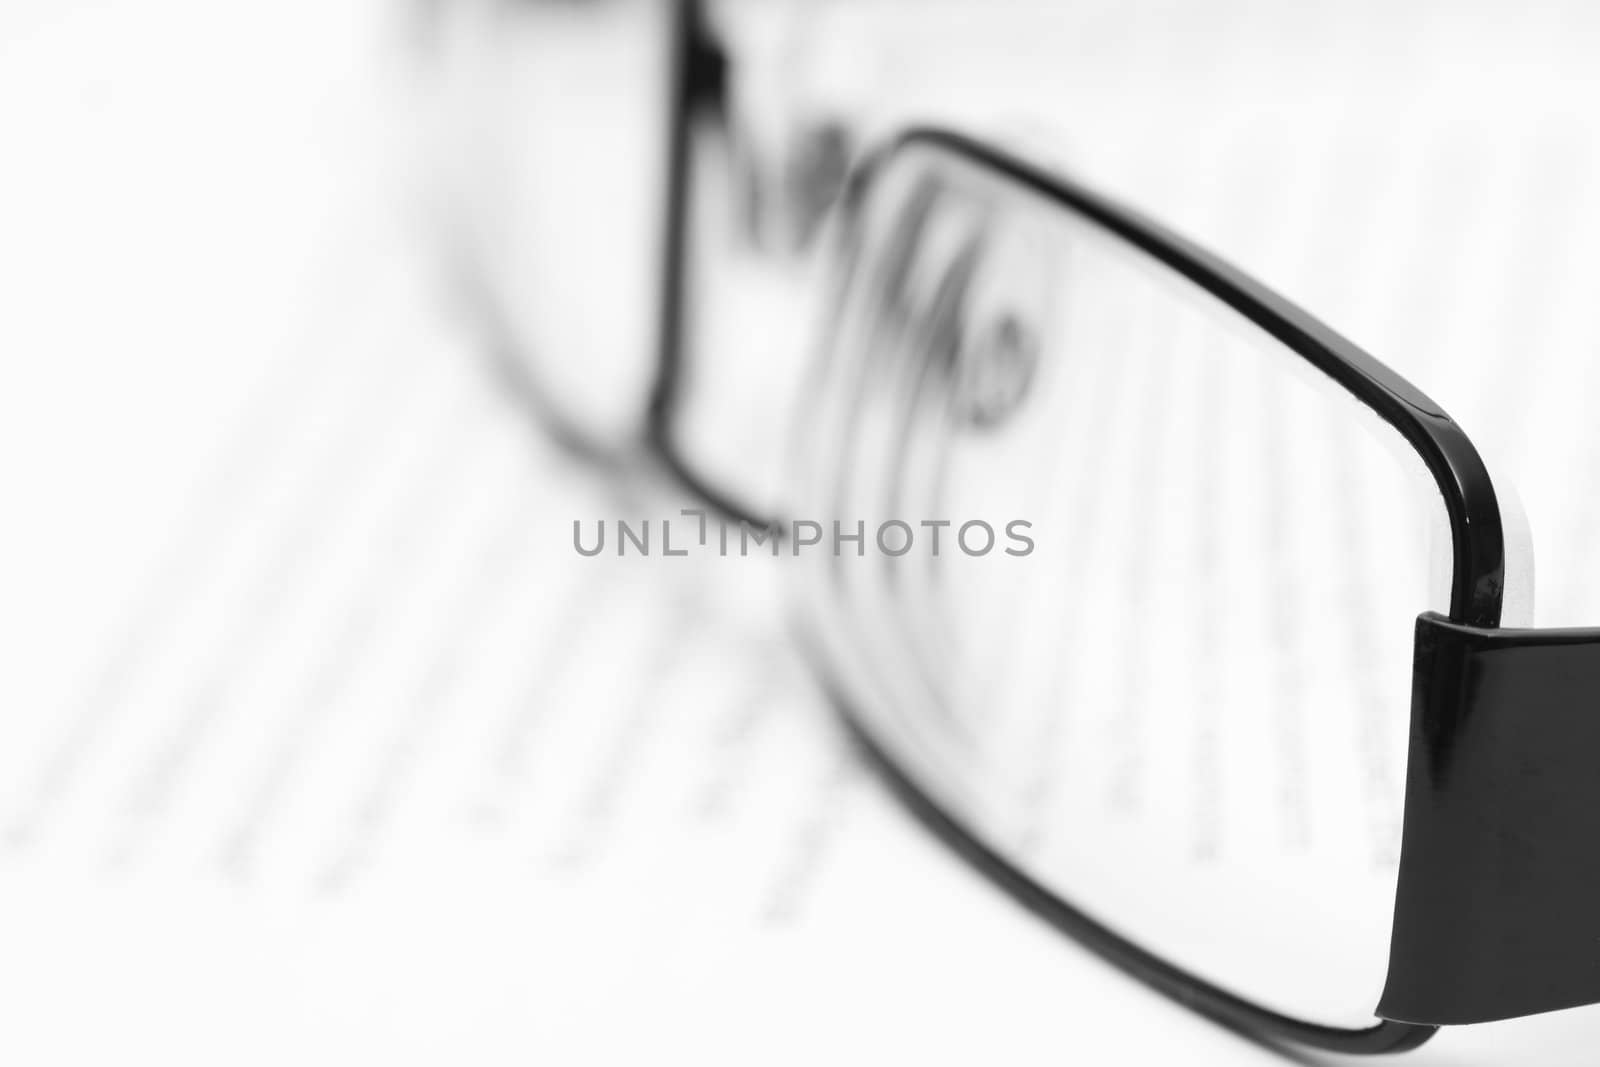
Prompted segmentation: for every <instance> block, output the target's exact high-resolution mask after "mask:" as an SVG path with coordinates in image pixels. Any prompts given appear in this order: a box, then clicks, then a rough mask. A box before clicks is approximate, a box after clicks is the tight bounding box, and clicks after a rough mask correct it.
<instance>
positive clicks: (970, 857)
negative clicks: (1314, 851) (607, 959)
mask: <svg viewBox="0 0 1600 1067" xmlns="http://www.w3.org/2000/svg"><path fill="white" fill-rule="evenodd" d="M913 149H915V150H918V151H928V150H933V151H935V152H939V153H946V154H948V155H950V156H951V157H953V158H954V159H955V160H959V161H960V162H962V163H964V164H966V165H969V166H971V165H976V166H978V167H981V168H984V169H986V170H988V171H990V172H992V173H993V174H994V175H995V176H996V177H998V178H1000V179H1002V180H1005V181H1009V182H1013V183H1015V184H1017V185H1019V186H1020V187H1022V188H1024V189H1026V190H1028V191H1031V192H1032V193H1034V194H1036V195H1038V196H1041V197H1043V198H1044V199H1045V200H1046V201H1047V202H1049V203H1052V204H1054V205H1056V206H1058V207H1060V208H1061V209H1062V210H1064V211H1070V212H1072V213H1074V214H1076V215H1077V216H1079V217H1081V218H1082V219H1084V220H1086V221H1088V222H1089V223H1091V224H1093V225H1095V226H1097V227H1099V228H1100V229H1102V230H1103V231H1105V232H1107V233H1108V234H1110V235H1112V236H1114V237H1116V238H1118V239H1120V240H1122V241H1125V242H1126V243H1127V244H1129V245H1130V246H1132V247H1133V248H1136V249H1138V250H1139V251H1141V252H1143V253H1144V254H1145V255H1147V256H1149V257H1150V258H1152V259H1153V260H1155V261H1156V262H1157V263H1160V264H1161V265H1163V266H1165V267H1167V268H1168V269H1170V270H1173V271H1175V272H1176V273H1177V274H1178V275H1180V276H1181V277H1184V278H1187V279H1188V280H1189V281H1191V282H1192V283H1194V284H1196V285H1197V286H1199V287H1200V288H1201V289H1202V290H1204V291H1205V292H1207V293H1209V294H1210V295H1212V296H1213V297H1215V298H1216V299H1218V300H1219V301H1221V302H1222V304H1223V305H1224V306H1226V307H1228V308H1231V309H1233V310H1234V311H1235V312H1237V313H1239V314H1241V315H1243V316H1244V317H1245V318H1246V319H1247V320H1248V321H1249V322H1251V323H1252V324H1254V325H1255V326H1257V327H1258V328H1260V329H1262V330H1264V331H1265V332H1266V333H1267V334H1269V335H1270V336H1272V337H1274V338H1276V339H1277V340H1278V341H1279V342H1280V343H1281V344H1282V345H1283V346H1284V348H1285V349H1286V352H1285V355H1286V356H1289V355H1291V354H1292V355H1293V356H1298V357H1300V358H1302V359H1304V360H1305V361H1306V362H1308V363H1309V364H1311V365H1312V366H1314V367H1316V368H1317V369H1318V370H1320V371H1322V372H1323V373H1325V374H1327V375H1328V376H1329V377H1330V378H1332V379H1333V380H1334V381H1335V382H1337V383H1338V384H1339V385H1340V386H1341V387H1343V388H1344V389H1345V390H1346V391H1347V392H1349V393H1350V394H1351V395H1352V396H1354V397H1355V398H1356V399H1357V400H1359V401H1360V402H1361V403H1363V404H1364V405H1365V406H1366V407H1368V408H1369V409H1371V410H1372V411H1373V412H1374V413H1376V414H1377V415H1378V416H1379V417H1380V418H1381V419H1382V420H1383V421H1384V422H1385V423H1387V424H1388V425H1389V426H1390V427H1391V428H1392V429H1394V430H1395V431H1396V432H1398V433H1399V434H1400V436H1401V437H1402V438H1403V439H1404V440H1405V441H1406V442H1407V443H1408V444H1409V445H1410V446H1411V448H1412V449H1413V450H1414V451H1415V452H1416V453H1417V454H1418V456H1419V457H1421V459H1422V461H1423V463H1424V465H1425V466H1426V467H1427V469H1428V471H1429V474H1430V475H1431V476H1432V478H1433V480H1434V483H1435V485H1436V486H1437V488H1438V490H1439V493H1440V495H1441V497H1442V499H1443V502H1444V506H1445V512H1446V516H1447V518H1448V521H1449V524H1450V531H1451V544H1452V548H1453V552H1454V559H1453V567H1452V574H1451V596H1450V613H1449V619H1450V621H1452V622H1455V623H1459V624H1462V625H1466V626H1474V627H1494V626H1497V625H1498V624H1499V621H1500V612H1501V601H1502V595H1503V592H1504V583H1505V572H1506V559H1505V556H1506V546H1505V542H1504V535H1503V531H1502V528H1501V521H1500V509H1499V503H1498V500H1497V498H1496V495H1495V491H1494V486H1493V483H1492V482H1491V480H1490V477H1489V473H1488V470H1487V468H1486V467H1485V465H1484V462H1483V460H1482V459H1481V458H1480V457H1479V455H1478V452H1477V449H1476V448H1475V447H1474V446H1473V444H1472V442H1471V440H1470V439H1469V438H1468V437H1467V435H1466V433H1465V432H1464V431H1463V430H1462V429H1461V427H1460V426H1458V425H1457V424H1456V423H1455V422H1454V421H1453V420H1451V419H1450V417H1449V416H1448V415H1447V414H1446V413H1445V412H1444V411H1443V409H1442V408H1440V406H1439V405H1438V404H1436V403H1435V402H1434V401H1432V400H1431V399H1429V398H1428V397H1427V396H1426V395H1424V394H1423V393H1422V392H1421V391H1420V390H1418V389H1417V388H1416V387H1415V386H1413V385H1411V384H1410V383H1409V382H1407V381H1406V380H1405V379H1404V378H1402V377H1401V376H1400V375H1399V374H1397V373H1395V372H1394V371H1393V370H1392V369H1390V368H1389V367H1387V366H1386V365H1384V364H1383V363H1382V362H1380V361H1379V360H1377V359H1376V358H1374V357H1373V356H1371V355H1370V354H1368V353H1367V352H1365V351H1363V350H1362V349H1361V348H1359V347H1358V346H1357V345H1355V344H1354V343H1352V342H1351V341H1349V340H1348V339H1346V338H1344V337H1343V336H1341V335H1340V334H1338V333H1337V332H1336V331H1334V330H1333V329H1331V328H1330V327H1328V326H1327V325H1325V324H1323V323H1322V322H1320V321H1319V320H1317V319H1316V318H1314V317H1313V316H1311V315H1310V314H1308V313H1307V312H1306V311H1304V310H1303V309H1301V308H1300V307H1298V306H1297V305H1296V304H1294V303H1293V302H1291V301H1289V300H1288V299H1286V298H1284V297H1283V296H1281V295H1279V294H1278V293H1276V292H1274V291H1273V290H1272V289H1270V288H1269V287H1267V286H1266V285H1263V284H1262V283H1260V282H1258V281H1256V280H1255V279H1254V278H1251V277H1250V276H1249V275H1247V274H1245V273H1244V272H1242V271H1240V270H1239V269H1237V268H1236V267H1233V266H1232V265H1230V264H1228V263H1226V262H1225V261H1223V260H1222V259H1220V258H1218V257H1217V256H1214V255H1212V254H1211V253H1209V252H1207V251H1205V250H1204V249H1202V248H1200V247H1199V246H1197V245H1195V244H1193V243H1192V242H1190V241H1189V240H1187V239H1186V238H1183V237H1181V236H1179V235H1178V234H1176V233H1174V232H1172V231H1171V230H1168V229H1166V228H1165V227H1163V226H1161V225H1160V224H1158V223H1156V222H1153V221H1151V220H1150V219H1147V218H1145V217H1144V216H1142V215H1141V214H1139V213H1137V212H1135V211H1133V210H1130V209H1128V208H1126V207H1123V206H1122V205H1120V204H1118V203H1116V202H1115V201H1113V200H1110V199H1108V198H1105V197H1103V196H1101V195H1100V194H1098V193H1096V192H1094V191H1092V190H1090V189H1088V188H1086V187H1084V186H1082V185H1079V184H1077V183H1076V182H1074V181H1072V180H1071V179H1069V178H1066V177H1063V176H1061V175H1059V174H1056V173H1053V172H1050V171H1047V170H1045V169H1043V168H1041V167H1038V166H1036V165H1034V164H1032V163H1029V162H1027V161H1025V160H1023V159H1021V158H1018V157H1016V156H1014V155H1012V154H1010V153H1008V152H1007V151H1005V150H1004V149H1001V148H998V147H996V146H993V145H989V144H985V143H983V142H981V141H978V140H976V139H973V138H971V137H968V136H966V135H964V134H962V133H959V132H956V131H954V130H951V129H946V128H940V127H931V126H930V127H913V128H910V129H908V130H906V131H905V132H903V133H901V134H900V135H899V136H898V137H896V138H895V139H894V140H892V141H891V142H889V143H888V144H887V145H886V146H885V147H884V148H882V149H881V150H879V151H877V152H875V153H872V154H870V155H868V156H867V157H865V158H864V159H863V160H862V162H861V163H860V164H859V166H858V168H857V170H856V171H855V173H854V175H853V177H852V179H851V182H850V186H849V188H848V189H847V190H846V194H845V196H844V198H843V202H842V204H841V209H840V210H841V212H842V214H843V221H844V227H845V228H846V229H847V230H849V231H852V232H853V229H854V226H853V220H855V219H856V218H858V217H859V213H860V209H861V205H862V204H863V202H864V199H865V197H866V194H867V193H868V191H869V190H870V188H871V187H872V185H873V184H874V182H875V181H876V179H877V176H878V175H879V174H880V173H882V172H883V171H884V170H885V169H887V168H888V167H889V166H890V165H891V164H892V163H893V162H894V161H895V160H897V159H899V158H900V157H901V156H902V155H904V154H905V153H907V152H908V151H911V150H913ZM1326 565H1328V566H1342V565H1343V561H1342V560H1338V559H1329V560H1327V561H1326ZM802 639H803V640H806V641H807V643H808V646H809V647H808V651H809V652H810V653H811V654H812V655H811V658H812V660H813V662H814V663H815V664H816V665H817V667H818V670H819V674H820V676H821V677H822V678H823V679H824V685H825V686H826V688H827V690H828V692H829V695H830V697H831V698H832V703H833V705H834V707H835V708H836V709H837V710H838V711H839V712H840V713H841V715H842V717H843V719H844V721H845V724H846V727H847V728H848V730H849V732H850V734H851V735H852V736H853V737H854V739H855V741H856V742H857V743H858V744H859V745H860V747H861V748H862V749H863V751H864V752H865V754H866V755H867V757H868V759H869V761H870V762H871V763H872V764H873V765H874V766H875V767H876V769H877V770H878V771H879V773H881V774H882V775H883V777H884V778H885V780H886V781H887V783H888V784H889V785H890V787H891V788H892V789H893V791H894V792H895V793H896V794H897V795H898V797H899V798H900V799H901V801H902V802H904V803H905V804H906V805H907V806H908V807H909V808H910V810H911V811H912V813H913V814H914V815H916V816H917V817H918V819H919V820H920V821H921V822H922V823H923V824H924V825H925V826H926V827H927V828H928V829H929V830H931V831H932V832H933V833H934V834H936V835H937V836H938V837H939V838H941V839H942V840H943V841H944V842H945V843H946V844H947V845H948V846H950V847H951V848H952V849H954V850H955V851H956V852H957V853H958V854H959V855H961V856H962V857H963V858H964V859H965V860H967V861H968V862H969V863H971V864H972V865H973V866H974V867H975V868H977V869H978V870H979V871H980V872H981V873H983V874H984V875H985V876H987V877H988V878H989V879H990V880H991V881H993V882H995V883H996V884H997V885H998V886H999V887H1000V888H1001V889H1003V890H1005V891H1006V892H1007V893H1008V894H1009V895H1010V896H1011V897H1012V898H1013V899H1015V900H1016V901H1017V902H1018V903H1020V904H1021V905H1022V906H1024V907H1026V908H1027V909H1028V910H1030V911H1032V912H1033V913H1034V914H1035V915H1037V916H1038V917H1040V918H1041V919H1043V920H1044V921H1045V922H1047V923H1049V924H1050V925H1051V926H1053V927H1055V928H1056V929H1057V930H1058V931H1060V932H1062V933H1065V934H1067V935H1068V936H1070V937H1072V938H1074V939H1075V940H1077V941H1078V942H1080V943H1081V944H1083V945H1084V946H1085V947H1087V948H1089V949H1090V950H1091V951H1093V952H1095V953H1096V954H1098V955H1100V956H1101V957H1102V958H1104V959H1106V960H1107V961H1109V962H1111V963H1112V964H1114V965H1116V966H1117V967H1119V968H1121V969H1122V970H1123V971H1125V972H1127V973H1128V974H1130V975H1132V976H1133V977H1135V978H1137V979H1139V980H1140V981H1143V982H1144V983H1145V984H1147V985H1149V986H1152V987H1153V988H1155V989H1157V990H1159V991H1161V992H1163V993H1165V994H1167V995H1169V996H1171V997H1173V998H1174V999H1176V1000H1178V1001H1180V1002H1182V1003H1184V1004H1185V1005H1187V1006H1189V1007H1191V1008H1193V1009H1195V1010H1196V1011H1198V1012H1200V1013H1202V1014H1204V1015H1207V1016H1209V1017H1211V1018H1213V1019H1215V1020H1217V1021H1219V1022H1221V1023H1223V1024H1225V1025H1227V1026H1230V1027H1232V1028H1234V1029H1237V1030H1240V1031H1242V1032H1244V1033H1246V1034H1248V1035H1251V1036H1253V1037H1257V1038H1261V1039H1267V1040H1275V1041H1286V1042H1293V1043H1296V1044H1302V1045H1307V1046H1311V1047H1315V1048H1320V1049H1325V1050H1328V1051H1332V1052H1340V1053H1347V1054H1373V1053H1385V1052H1400V1051H1405V1050H1409V1049H1413V1048H1416V1047H1418V1046H1419V1045H1421V1044H1422V1043H1423V1042H1425V1041H1427V1040H1428V1039H1429V1038H1430V1037H1432V1036H1433V1034H1434V1033H1436V1032H1437V1030H1438V1028H1437V1027H1436V1026H1429V1025H1419V1024H1414V1023H1406V1022H1397V1021H1393V1020H1389V1019H1381V1018H1380V1019H1379V1021H1378V1022H1377V1023H1376V1024H1375V1025H1373V1026H1371V1027H1366V1028H1360V1029H1351V1028H1344V1027H1332V1026H1326V1025H1322V1024H1319V1023H1312V1022H1309V1021H1306V1020H1302V1019H1297V1018H1294V1017H1292V1016H1289V1015H1285V1014H1282V1013H1280V1012H1277V1011H1274V1010H1273V1009H1270V1008H1267V1007H1265V1006H1263V1005H1261V1004H1259V1003H1256V1002H1254V1001H1251V1000H1248V999H1246V998H1243V997H1240V996H1238V995H1236V994H1234V993H1232V992H1230V991H1228V990H1226V989H1224V988H1221V987H1220V986H1217V985H1214V984H1212V983H1211V982H1209V981H1207V980H1206V979H1204V978H1201V977H1200V976H1198V975H1196V974H1194V973H1192V972H1190V971H1187V970H1185V969H1183V968H1181V967H1178V966H1176V965H1175V964H1173V963H1171V962H1170V961H1168V960H1166V959H1164V958H1163V957H1161V956H1160V955H1158V954H1156V953H1154V952H1151V951H1150V950H1148V949H1146V948H1144V947H1143V946H1141V945H1139V944H1137V943H1136V942H1134V941H1131V940H1129V939H1128V938H1125V937H1123V936H1122V935H1120V934H1118V933H1116V932H1115V931H1114V930H1112V929H1110V928H1109V927H1106V926H1104V925H1102V924H1101V923H1099V922H1098V921H1096V920H1095V919H1094V918H1093V917H1092V916H1090V915H1089V914H1088V913H1086V912H1084V911H1081V910H1079V909H1078V908H1077V907H1075V906H1073V905H1072V904H1071V903H1070V902H1069V901H1067V900H1066V899H1064V898H1062V897H1061V896H1059V895H1058V894H1056V893H1054V892H1052V891H1051V890H1049V889H1047V888H1046V887H1045V886H1044V885H1042V884H1041V883H1040V882H1038V881H1037V880H1035V879H1033V878H1032V877H1030V876H1029V875H1028V874H1027V873H1025V872H1024V871H1023V870H1022V869H1021V868H1019V867H1018V866H1017V865H1015V864H1013V863H1012V862H1010V861H1009V860H1007V859H1006V858H1005V856H1003V855H1001V854H1000V853H999V852H997V851H995V850H994V849H993V848H991V847H989V846H988V845H987V844H986V843H985V842H984V840H983V839H982V838H981V837H980V836H979V835H978V834H976V833H974V832H972V831H971V830H969V829H968V828H967V827H966V826H965V825H964V824H963V823H962V822H961V821H960V820H959V819H957V818H955V817H954V816H953V815H952V813H951V812H950V811H948V810H946V808H945V807H944V806H943V805H942V804H941V803H940V802H939V801H937V800H936V799H935V798H934V797H933V796H932V795H931V794H930V793H929V792H928V791H926V790H925V789H924V788H923V787H922V786H920V785H919V784H918V783H917V781H916V780H915V778H914V776H913V775H912V774H910V773H908V772H907V771H906V769H905V768H904V767H902V766H901V765H900V763H899V762H898V761H897V760H896V759H895V757H894V756H893V755H892V753H891V752H890V751H889V749H888V748H887V747H886V746H884V745H883V744H882V743H880V741H879V740H878V739H877V738H876V737H875V736H874V733H873V731H872V729H871V728H870V726H869V725H868V720H867V719H866V718H865V717H864V716H863V715H862V714H861V713H860V712H859V710H857V709H855V708H853V707H852V706H851V702H850V700H849V698H848V697H847V696H846V693H845V689H844V687H843V686H842V685H841V684H840V683H839V680H838V679H837V678H836V677H835V676H834V675H833V673H832V670H831V668H830V667H829V665H828V659H827V657H826V656H824V655H822V654H821V650H820V649H819V648H818V647H816V643H815V642H814V641H812V640H811V639H809V638H806V637H804V636H803V637H802ZM1310 919H1311V917H1309V916H1308V921H1310Z"/></svg>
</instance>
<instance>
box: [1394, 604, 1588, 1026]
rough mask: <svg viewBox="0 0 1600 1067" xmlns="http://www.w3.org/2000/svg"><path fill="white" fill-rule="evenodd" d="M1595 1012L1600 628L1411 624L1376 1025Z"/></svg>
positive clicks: (1430, 620) (1435, 619)
mask: <svg viewBox="0 0 1600 1067" xmlns="http://www.w3.org/2000/svg"><path fill="white" fill-rule="evenodd" d="M1596 1002H1600V629H1570V630H1488V629H1477V628H1474V627H1469V626H1461V625H1457V624H1455V623H1452V622H1450V621H1449V620H1447V619H1445V618H1443V617H1442V616H1440V615H1436V614H1432V613H1429V614H1425V615H1422V616H1420V617H1419V618H1418V620H1417V628H1416V658H1415V669H1414V673H1413V682H1412V712H1411V747H1410V758H1409V762H1408V769H1407V779H1406V808H1405V826H1404V834H1403V843H1402V846H1401V856H1400V873H1399V881H1398V886H1397V890H1396V898H1395V916H1394V932H1393V937H1392V939H1391V945H1390V956H1389V974H1388V981H1387V984H1386V986H1385V989H1384V993H1383V998H1382V1000H1381V1002H1380V1003H1379V1006H1378V1014H1379V1015H1380V1016H1382V1017H1383V1018H1386V1019H1392V1020H1396V1021H1402V1022H1411V1023H1428V1024H1452V1023H1475V1022H1488V1021H1491V1020H1495V1019H1507V1018H1513V1017H1516V1016H1522V1015H1532V1014H1536V1013H1539V1012H1545V1011H1553V1010H1555V1009H1558V1008H1568V1007H1576V1006H1578V1005H1581V1004H1591V1003H1596Z"/></svg>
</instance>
